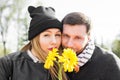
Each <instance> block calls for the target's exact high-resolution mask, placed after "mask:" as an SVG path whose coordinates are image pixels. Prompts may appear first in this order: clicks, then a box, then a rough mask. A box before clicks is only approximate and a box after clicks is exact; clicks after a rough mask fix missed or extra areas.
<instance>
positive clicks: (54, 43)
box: [39, 28, 61, 53]
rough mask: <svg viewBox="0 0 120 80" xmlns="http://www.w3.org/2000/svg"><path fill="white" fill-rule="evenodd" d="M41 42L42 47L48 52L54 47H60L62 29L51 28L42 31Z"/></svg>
mask: <svg viewBox="0 0 120 80" xmlns="http://www.w3.org/2000/svg"><path fill="white" fill-rule="evenodd" d="M39 43H40V46H41V49H42V50H43V51H45V52H46V53H48V52H49V51H50V50H52V49H53V48H59V47H60V45H61V31H60V30H59V29H57V28H50V29H47V30H45V31H44V32H42V33H40V35H39Z"/></svg>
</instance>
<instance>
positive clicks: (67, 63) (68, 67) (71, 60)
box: [44, 48, 79, 80]
mask: <svg viewBox="0 0 120 80" xmlns="http://www.w3.org/2000/svg"><path fill="white" fill-rule="evenodd" d="M54 61H56V62H57V63H58V65H59V70H58V80H62V69H64V71H65V72H66V71H68V72H72V71H73V70H75V71H76V72H78V71H79V69H78V68H79V67H78V58H77V56H76V53H75V52H74V51H73V50H72V49H69V48H68V49H64V51H63V53H62V55H61V56H60V55H59V54H58V49H53V50H52V51H49V53H48V56H47V58H46V61H45V64H44V67H45V68H46V69H49V68H50V67H51V66H53V65H54Z"/></svg>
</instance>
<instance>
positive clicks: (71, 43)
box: [67, 39, 74, 48]
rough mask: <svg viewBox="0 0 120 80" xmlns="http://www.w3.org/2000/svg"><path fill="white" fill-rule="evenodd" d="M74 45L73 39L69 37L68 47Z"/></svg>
mask: <svg viewBox="0 0 120 80" xmlns="http://www.w3.org/2000/svg"><path fill="white" fill-rule="evenodd" d="M73 46H74V45H73V40H72V39H69V40H68V42H67V47H68V48H72V47H73Z"/></svg>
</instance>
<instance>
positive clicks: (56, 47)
mask: <svg viewBox="0 0 120 80" xmlns="http://www.w3.org/2000/svg"><path fill="white" fill-rule="evenodd" d="M54 48H57V47H54ZM48 50H50V51H51V50H53V48H48Z"/></svg>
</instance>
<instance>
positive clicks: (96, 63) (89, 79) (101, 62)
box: [67, 47, 120, 80]
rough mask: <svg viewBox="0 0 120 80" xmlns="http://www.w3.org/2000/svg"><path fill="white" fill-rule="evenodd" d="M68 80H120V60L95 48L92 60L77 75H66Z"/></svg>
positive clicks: (73, 73)
mask: <svg viewBox="0 0 120 80" xmlns="http://www.w3.org/2000/svg"><path fill="white" fill-rule="evenodd" d="M67 74H68V76H69V79H70V80H120V59H119V58H118V57H117V56H116V55H115V54H113V53H110V52H107V51H104V50H102V49H101V48H99V47H95V50H94V53H93V56H92V58H91V59H90V60H89V61H88V62H87V63H86V64H85V65H84V66H82V67H80V71H79V72H78V73H75V72H72V73H67Z"/></svg>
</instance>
